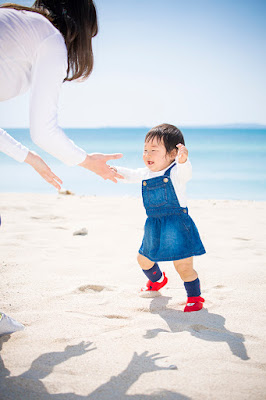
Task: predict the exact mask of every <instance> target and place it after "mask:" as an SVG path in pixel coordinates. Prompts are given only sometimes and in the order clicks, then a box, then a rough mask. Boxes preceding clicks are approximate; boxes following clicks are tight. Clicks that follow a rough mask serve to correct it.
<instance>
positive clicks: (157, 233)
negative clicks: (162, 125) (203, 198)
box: [139, 164, 205, 262]
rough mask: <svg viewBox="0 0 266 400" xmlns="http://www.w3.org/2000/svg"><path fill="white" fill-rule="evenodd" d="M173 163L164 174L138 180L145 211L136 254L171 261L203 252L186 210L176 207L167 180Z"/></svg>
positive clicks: (195, 229)
mask: <svg viewBox="0 0 266 400" xmlns="http://www.w3.org/2000/svg"><path fill="white" fill-rule="evenodd" d="M175 165H176V164H173V165H172V166H171V167H170V168H168V170H167V171H165V173H164V175H162V176H158V177H156V178H151V179H147V180H144V181H142V197H143V204H144V207H145V209H146V213H147V216H148V218H147V220H146V223H145V227H144V237H143V241H142V244H141V247H140V249H139V253H140V254H142V255H143V256H145V257H147V258H149V259H150V260H151V261H154V262H155V261H174V260H181V259H183V258H187V257H192V256H199V255H201V254H204V253H205V249H204V246H203V244H202V242H201V239H200V236H199V232H198V230H197V227H196V225H195V224H194V222H193V220H192V219H191V217H190V216H189V215H188V209H187V208H184V207H180V204H179V201H178V198H177V196H176V193H175V189H174V186H173V184H172V182H171V179H170V171H171V169H172V168H173V167H174V166H175Z"/></svg>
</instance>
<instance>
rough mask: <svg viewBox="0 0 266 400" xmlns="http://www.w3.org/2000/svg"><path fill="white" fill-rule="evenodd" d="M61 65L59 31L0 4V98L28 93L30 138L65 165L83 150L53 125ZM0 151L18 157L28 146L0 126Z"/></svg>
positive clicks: (63, 53)
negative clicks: (0, 6) (29, 91)
mask: <svg viewBox="0 0 266 400" xmlns="http://www.w3.org/2000/svg"><path fill="white" fill-rule="evenodd" d="M66 71H67V49H66V45H65V41H64V38H63V36H62V35H61V33H60V32H59V31H58V30H57V29H56V28H55V27H54V26H53V24H52V23H51V22H50V21H48V19H47V18H45V17H44V16H42V15H40V14H37V13H35V12H30V11H17V10H13V9H7V8H0V101H5V100H8V99H10V98H13V97H15V96H18V95H20V94H22V93H24V92H26V91H27V90H28V89H29V88H31V96H30V134H31V138H32V140H33V142H34V143H35V144H36V145H37V146H39V147H41V148H42V149H43V150H45V151H46V152H48V153H50V154H52V155H53V156H54V157H56V158H58V159H59V160H61V161H62V162H64V163H65V164H67V165H77V164H80V163H81V162H83V161H84V160H85V158H86V152H85V151H84V150H82V149H81V148H80V147H78V146H76V145H75V144H74V143H73V141H72V140H70V139H69V138H68V137H67V136H66V135H65V134H64V132H63V130H62V129H61V128H60V127H59V126H58V122H57V105H58V97H59V93H60V89H61V86H62V83H63V80H64V78H65V77H66ZM0 151H3V152H4V153H6V154H8V155H10V156H11V157H13V158H14V159H16V160H17V161H21V162H22V161H24V160H25V158H26V156H27V153H28V149H27V148H25V147H24V146H22V145H20V144H19V143H18V142H16V141H15V140H14V139H13V140H12V138H10V136H9V135H8V134H7V133H6V132H5V131H4V130H3V129H0Z"/></svg>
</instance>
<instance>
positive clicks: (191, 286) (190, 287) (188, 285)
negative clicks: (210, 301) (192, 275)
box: [184, 278, 201, 297]
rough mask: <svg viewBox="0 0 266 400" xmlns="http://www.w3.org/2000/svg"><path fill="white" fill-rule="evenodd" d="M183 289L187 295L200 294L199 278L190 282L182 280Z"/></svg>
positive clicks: (194, 295)
mask: <svg viewBox="0 0 266 400" xmlns="http://www.w3.org/2000/svg"><path fill="white" fill-rule="evenodd" d="M184 285H185V289H186V291H187V297H197V296H200V293H201V292H200V281H199V278H197V279H195V280H194V281H191V282H184Z"/></svg>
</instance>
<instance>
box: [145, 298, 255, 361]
mask: <svg viewBox="0 0 266 400" xmlns="http://www.w3.org/2000/svg"><path fill="white" fill-rule="evenodd" d="M170 299H171V297H166V296H162V297H155V298H154V299H152V301H151V304H150V311H151V313H152V314H158V315H160V317H161V318H162V319H163V320H165V322H166V323H167V325H168V326H169V329H170V332H173V333H176V332H184V331H187V332H190V333H191V335H192V336H196V337H197V338H199V339H202V340H208V341H211V342H226V343H227V344H228V346H229V348H230V350H231V352H232V354H233V355H235V356H236V357H239V358H241V360H249V357H248V355H247V351H246V348H245V346H244V342H245V337H244V335H242V334H241V333H236V332H230V331H229V330H227V329H226V328H225V326H224V325H225V318H224V317H223V316H221V315H218V314H213V313H209V312H208V310H207V309H206V308H203V309H202V310H201V311H197V312H192V313H184V312H183V311H178V310H175V309H173V308H170V307H167V304H168V302H169V300H170ZM160 332H169V331H167V330H165V329H148V330H147V332H146V334H145V335H144V337H145V338H146V339H152V338H154V337H156V336H157V335H158V334H159V333H160Z"/></svg>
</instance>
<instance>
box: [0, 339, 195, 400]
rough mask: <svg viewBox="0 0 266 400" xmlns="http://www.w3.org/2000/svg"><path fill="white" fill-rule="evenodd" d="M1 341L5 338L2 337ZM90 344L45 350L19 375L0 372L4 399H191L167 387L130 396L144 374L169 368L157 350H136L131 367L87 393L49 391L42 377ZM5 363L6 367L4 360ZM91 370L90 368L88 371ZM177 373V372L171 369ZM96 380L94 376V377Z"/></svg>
mask: <svg viewBox="0 0 266 400" xmlns="http://www.w3.org/2000/svg"><path fill="white" fill-rule="evenodd" d="M1 340H2V342H1V341H0V343H1V344H2V343H3V342H4V341H7V340H8V338H6V339H4V340H3V339H1ZM90 345H91V343H87V344H86V343H84V342H81V343H79V344H78V345H75V346H67V347H66V348H65V350H64V351H63V352H51V353H46V354H43V355H41V356H40V357H38V358H37V359H36V360H34V361H33V362H32V364H31V367H30V369H29V370H28V371H27V372H24V373H23V374H21V375H19V376H12V377H8V376H9V371H8V370H7V369H6V368H4V371H5V372H6V373H5V374H4V375H0V387H1V400H10V399H11V398H12V400H22V399H27V400H36V398H38V400H110V398H115V399H116V400H161V399H164V400H191V399H190V398H189V397H187V396H183V395H181V394H179V393H177V392H171V391H168V390H161V391H157V392H155V393H154V394H152V395H143V394H140V395H138V394H137V395H127V394H126V392H127V391H128V390H129V388H130V387H131V386H132V385H133V384H134V383H135V382H136V381H137V380H138V379H139V377H140V376H141V375H142V374H144V373H149V372H154V371H163V370H169V369H171V368H169V367H163V366H161V367H160V366H158V365H156V364H155V362H156V361H158V360H161V359H163V358H164V357H159V356H158V353H156V354H151V355H149V354H148V352H147V351H145V352H144V353H142V354H137V353H136V352H135V353H134V355H133V357H132V360H131V361H130V363H129V365H128V367H127V368H126V369H125V370H124V371H122V372H121V373H120V374H119V375H117V376H114V377H111V378H110V380H109V381H108V382H106V383H104V384H103V385H101V386H100V387H99V388H97V389H96V390H94V391H93V392H92V393H90V394H88V395H85V396H83V395H78V394H75V393H57V394H50V393H48V391H47V389H46V387H45V385H44V384H43V382H42V381H40V379H43V378H44V377H46V376H48V375H49V374H51V373H52V371H53V368H54V367H55V365H58V364H60V363H62V362H64V361H66V360H68V359H69V358H71V357H75V356H79V355H82V354H85V353H87V352H88V351H92V350H94V349H95V348H93V349H90V350H87V347H88V346H90ZM2 365H3V366H4V364H3V362H2ZM88 372H89V371H88ZM172 373H174V371H172ZM92 379H93V377H92Z"/></svg>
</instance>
